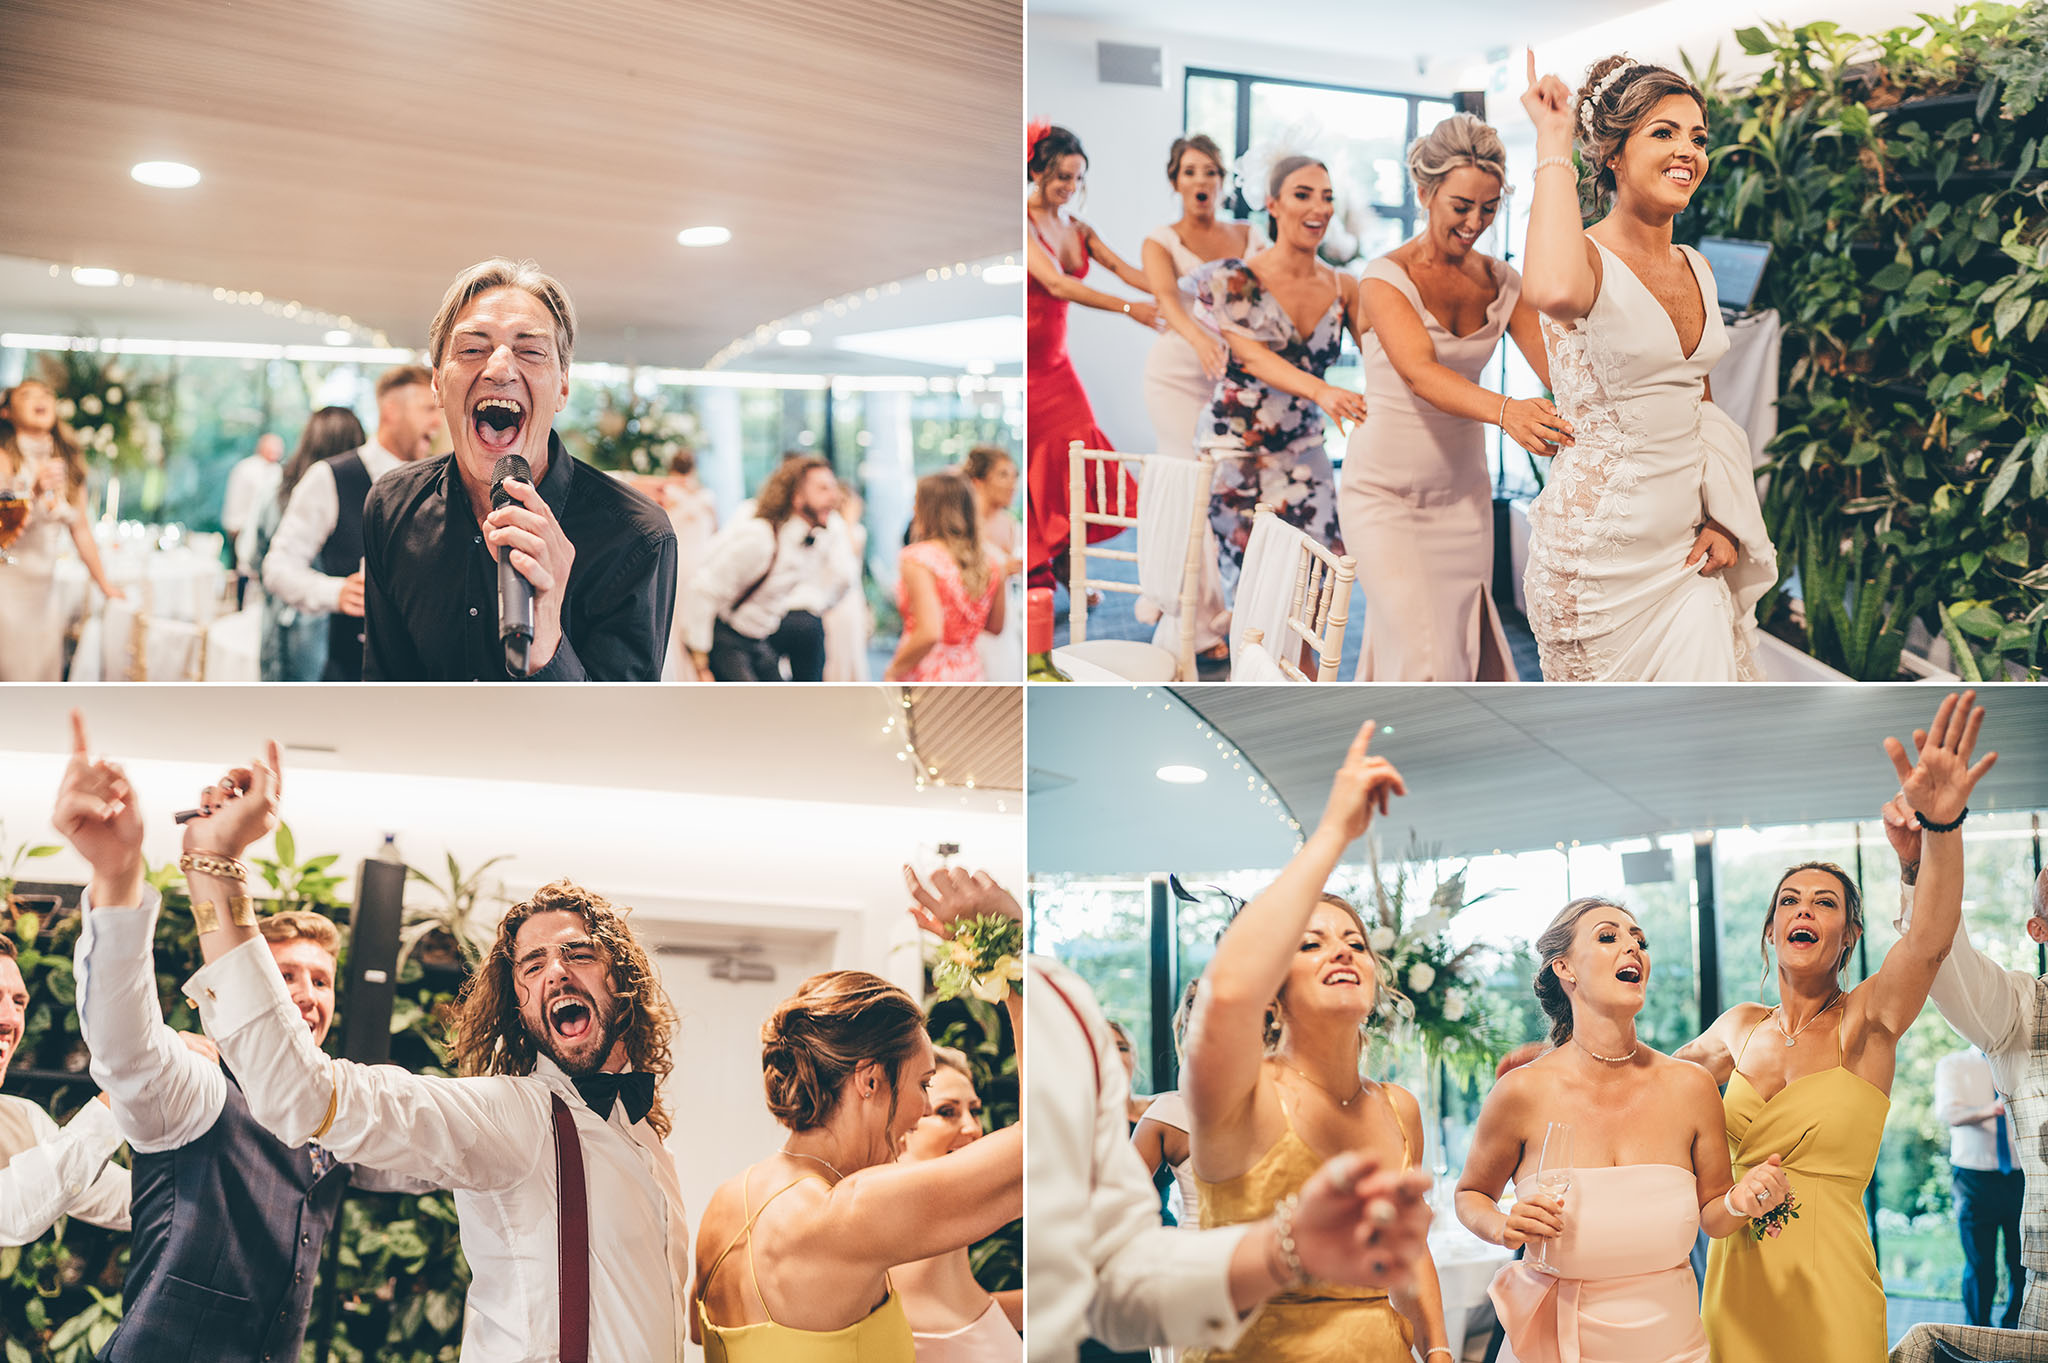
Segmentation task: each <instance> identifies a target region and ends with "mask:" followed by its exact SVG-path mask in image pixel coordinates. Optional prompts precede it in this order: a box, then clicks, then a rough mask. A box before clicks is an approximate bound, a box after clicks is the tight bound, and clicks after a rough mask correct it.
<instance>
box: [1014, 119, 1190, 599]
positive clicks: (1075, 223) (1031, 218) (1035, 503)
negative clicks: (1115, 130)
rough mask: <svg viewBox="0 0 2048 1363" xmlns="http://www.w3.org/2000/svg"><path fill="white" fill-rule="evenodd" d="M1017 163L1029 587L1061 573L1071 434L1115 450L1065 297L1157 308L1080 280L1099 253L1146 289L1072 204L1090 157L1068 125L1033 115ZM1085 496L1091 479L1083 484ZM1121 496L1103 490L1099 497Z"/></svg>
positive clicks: (1152, 321) (1143, 314) (1104, 532)
mask: <svg viewBox="0 0 2048 1363" xmlns="http://www.w3.org/2000/svg"><path fill="white" fill-rule="evenodd" d="M1024 155H1025V160H1024V170H1025V173H1026V174H1027V175H1029V176H1030V177H1031V197H1030V199H1029V200H1028V201H1027V203H1026V207H1025V225H1026V226H1027V227H1028V228H1029V229H1030V236H1029V237H1028V238H1027V239H1026V241H1025V243H1024V259H1025V264H1026V266H1027V267H1028V268H1029V270H1030V279H1029V281H1028V283H1027V284H1026V286H1025V289H1024V301H1025V371H1026V377H1027V380H1028V381H1027V383H1026V384H1025V432H1026V434H1027V436H1028V437H1029V440H1030V448H1029V457H1028V459H1027V462H1026V464H1025V476H1026V477H1027V478H1028V479H1029V480H1030V484H1031V495H1030V497H1029V498H1027V505H1026V507H1025V510H1026V512H1027V514H1028V515H1029V517H1030V520H1029V522H1028V527H1027V528H1028V531H1029V534H1028V536H1027V542H1028V544H1029V546H1030V553H1029V556H1028V557H1029V560H1030V572H1031V583H1032V585H1033V586H1039V587H1049V586H1051V585H1052V584H1053V583H1054V582H1055V581H1059V582H1064V581H1065V580H1066V577H1067V566H1066V563H1067V535H1068V533H1069V522H1068V514H1069V513H1068V509H1067V498H1068V485H1067V483H1068V478H1067V461H1068V453H1067V447H1068V445H1070V444H1071V443H1072V442H1074V441H1076V440H1078V441H1080V442H1081V443H1082V444H1083V445H1084V446H1085V447H1086V448H1088V449H1091V450H1108V449H1114V448H1115V446H1113V445H1111V444H1110V443H1109V437H1108V436H1106V435H1104V434H1103V433H1102V428H1101V427H1099V426H1097V425H1096V424H1095V409H1094V408H1092V407H1090V406H1089V405H1088V394H1087V393H1086V392H1084V391H1083V390H1082V388H1081V376H1080V374H1078V373H1076V372H1075V370H1074V360H1073V357H1072V356H1070V355H1069V354H1068V353H1067V304H1069V303H1079V304H1080V305H1081V306H1083V307H1087V308H1097V309H1100V310H1101V311H1103V312H1120V313H1122V314H1123V315H1124V316H1126V317H1129V318H1130V319H1131V320H1132V321H1134V322H1136V323H1137V324H1138V325H1140V326H1145V327H1154V328H1156V327H1157V326H1158V325H1159V313H1158V309H1157V308H1155V307H1154V306H1153V304H1152V301H1151V299H1150V298H1149V297H1147V298H1144V299H1123V298H1118V297H1116V296H1114V295H1113V294H1106V293H1103V292H1102V291H1101V290H1099V289H1091V288H1089V287H1088V286H1087V285H1086V284H1083V283H1082V282H1081V280H1082V279H1083V278H1084V277H1085V276H1086V275H1087V273H1088V264H1089V262H1090V261H1091V260H1092V261H1096V262H1098V263H1100V264H1102V265H1103V266H1105V267H1106V268H1108V269H1109V270H1110V271H1112V272H1113V273H1114V274H1115V275H1116V277H1117V278H1119V279H1121V280H1123V282H1124V283H1126V284H1128V285H1130V286H1131V287H1132V288H1134V289H1139V290H1143V289H1144V288H1145V276H1144V275H1142V274H1140V273H1139V272H1138V271H1137V270H1136V269H1135V268H1133V267H1132V266H1130V265H1127V264H1125V263H1124V261H1123V258H1122V257H1120V256H1119V255H1117V253H1116V252H1115V251H1112V250H1110V249H1109V244H1108V243H1107V242H1105V241H1104V240H1103V239H1102V238H1101V237H1099V236H1097V235H1096V233H1095V230H1094V229H1093V228H1091V227H1090V226H1088V224H1087V223H1085V222H1082V221H1081V220H1080V219H1079V218H1077V217H1075V216H1073V214H1072V213H1071V212H1070V211H1069V209H1070V206H1071V205H1072V204H1073V201H1074V197H1075V195H1076V194H1077V193H1078V192H1079V190H1080V187H1081V175H1082V172H1083V171H1084V170H1086V169H1087V166H1088V153H1086V152H1084V151H1082V150H1081V139H1080V138H1078V137H1076V136H1074V134H1073V133H1071V132H1069V131H1067V130H1066V129H1065V128H1060V127H1055V126H1053V125H1052V124H1049V123H1035V124H1033V125H1032V126H1031V128H1030V129H1029V130H1028V132H1027V133H1026V135H1025V153H1024ZM1089 491H1090V496H1091V497H1093V496H1094V486H1093V484H1092V483H1091V484H1090V488H1089ZM1125 493H1126V494H1127V495H1128V497H1129V500H1128V502H1127V503H1126V504H1128V505H1130V506H1136V505H1137V502H1136V488H1135V486H1127V487H1126V488H1125ZM1106 500H1107V501H1108V503H1109V504H1110V505H1111V506H1115V505H1118V504H1119V503H1118V502H1117V494H1116V492H1115V490H1114V489H1112V490H1110V492H1109V495H1108V497H1107V499H1106ZM1116 533H1117V527H1115V526H1113V525H1106V526H1098V527H1097V528H1096V530H1095V531H1094V533H1093V534H1091V535H1090V537H1089V542H1090V543H1093V542H1094V541H1095V540H1098V539H1109V538H1112V537H1114V536H1115V534H1116Z"/></svg>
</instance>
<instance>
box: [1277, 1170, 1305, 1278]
mask: <svg viewBox="0 0 2048 1363" xmlns="http://www.w3.org/2000/svg"><path fill="white" fill-rule="evenodd" d="M1300 1203H1301V1195H1300V1194H1299V1193H1289V1194H1288V1195H1287V1196H1285V1197H1283V1198H1281V1199H1280V1201H1279V1203H1278V1204H1276V1205H1275V1206H1274V1208H1273V1238H1274V1239H1275V1240H1277V1241H1278V1242H1279V1244H1280V1262H1281V1263H1282V1264H1285V1265H1286V1267H1287V1282H1286V1284H1285V1286H1286V1288H1287V1289H1288V1290H1289V1291H1292V1290H1294V1289H1296V1288H1299V1287H1303V1286H1306V1285H1307V1283H1308V1278H1309V1274H1308V1269H1307V1268H1306V1267H1305V1266H1303V1264H1302V1262H1301V1251H1300V1250H1299V1249H1297V1248H1296V1247H1295V1244H1294V1209H1295V1208H1296V1207H1297V1206H1299V1205H1300Z"/></svg>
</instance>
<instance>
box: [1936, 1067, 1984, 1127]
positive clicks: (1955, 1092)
mask: <svg viewBox="0 0 2048 1363" xmlns="http://www.w3.org/2000/svg"><path fill="white" fill-rule="evenodd" d="M1971 1059H1972V1057H1971V1056H1970V1055H1969V1054H1968V1053H1967V1052H1962V1053H1958V1054H1955V1055H1945V1056H1943V1057H1942V1058H1941V1059H1939V1060H1937V1061H1935V1062H1934V1115H1935V1116H1937V1117H1939V1118H1940V1119H1941V1123H1942V1125H1943V1126H1966V1125H1967V1126H1975V1125H1981V1124H1982V1123H1981V1122H1979V1121H1977V1120H1976V1119H1973V1118H1972V1117H1971V1115H1970V1114H1971V1113H1973V1112H1975V1111H1977V1109H1979V1108H1981V1107H1983V1106H1984V1103H1982V1102H1971V1101H1970V1098H1971V1095H1970V1094H1969V1093H1967V1092H1965V1089H1966V1088H1967V1087H1968V1083H1967V1076H1966V1075H1965V1074H1964V1073H1963V1067H1964V1066H1965V1065H1966V1064H1968V1063H1969V1061H1970V1060H1971Z"/></svg>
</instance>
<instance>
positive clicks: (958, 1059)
mask: <svg viewBox="0 0 2048 1363" xmlns="http://www.w3.org/2000/svg"><path fill="white" fill-rule="evenodd" d="M932 1058H933V1059H934V1060H936V1061H938V1062H939V1063H940V1064H941V1065H944V1066H945V1067H946V1068H947V1069H949V1070H952V1071H954V1072H955V1073H957V1074H959V1075H960V1076H961V1077H962V1078H964V1079H966V1081H967V1082H968V1083H970V1084H972V1083H973V1082H974V1067H973V1066H972V1065H970V1064H968V1063H967V1052H965V1051H956V1050H954V1049H953V1048H952V1047H951V1046H934V1047H932Z"/></svg>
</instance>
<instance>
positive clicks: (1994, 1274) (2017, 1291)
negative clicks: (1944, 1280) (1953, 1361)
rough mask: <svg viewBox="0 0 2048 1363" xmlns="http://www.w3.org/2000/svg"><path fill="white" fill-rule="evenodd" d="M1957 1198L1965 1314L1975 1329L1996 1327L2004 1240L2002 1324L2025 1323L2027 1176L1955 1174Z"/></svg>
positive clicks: (1986, 1172)
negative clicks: (2022, 1254) (2023, 1233)
mask: <svg viewBox="0 0 2048 1363" xmlns="http://www.w3.org/2000/svg"><path fill="white" fill-rule="evenodd" d="M1951 1175H1952V1177H1953V1178H1954V1186H1955V1194H1956V1222H1957V1224H1958V1226H1959V1228H1960V1229H1961V1230H1962V1233H1963V1310H1964V1311H1965V1312H1966V1313H1967V1314H1968V1316H1969V1319H1970V1324H1972V1325H1991V1324H1992V1323H1993V1322H1992V1319H1991V1303H1992V1302H1993V1301H1994V1300H1996V1299H1997V1297H1998V1238H1999V1236H2000V1235H2003V1236H2004V1237H2005V1277H2006V1294H2007V1295H2006V1302H2005V1310H2004V1311H2003V1312H2002V1313H2001V1314H2000V1317H1999V1319H1998V1321H1997V1324H1998V1326H1999V1328H2001V1329H2006V1330H2010V1329H2013V1328H2015V1327H2016V1326H2018V1325H2019V1323H2020V1301H2021V1299H2022V1297H2023V1296H2024V1295H2025V1276H2026V1270H2025V1268H2024V1267H2023V1266H2022V1265H2021V1263H2020V1203H2021V1200H2022V1198H2023V1196H2024V1194H2025V1191H2026V1176H2025V1175H2023V1174H2021V1173H2020V1172H2019V1171H2018V1170H2014V1171H2013V1172H2012V1173H2010V1174H2001V1173H1999V1172H1998V1171H1997V1170H1996V1169H1955V1170H1952V1171H1951Z"/></svg>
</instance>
